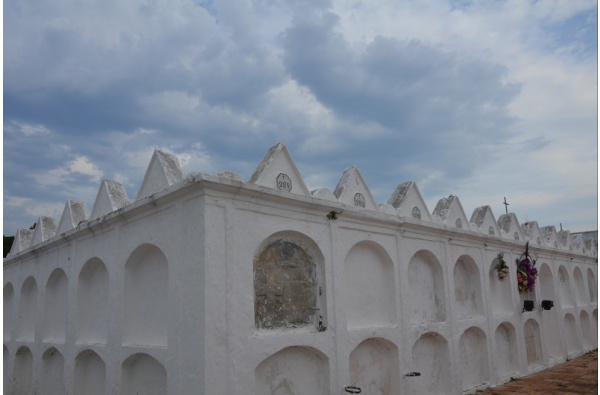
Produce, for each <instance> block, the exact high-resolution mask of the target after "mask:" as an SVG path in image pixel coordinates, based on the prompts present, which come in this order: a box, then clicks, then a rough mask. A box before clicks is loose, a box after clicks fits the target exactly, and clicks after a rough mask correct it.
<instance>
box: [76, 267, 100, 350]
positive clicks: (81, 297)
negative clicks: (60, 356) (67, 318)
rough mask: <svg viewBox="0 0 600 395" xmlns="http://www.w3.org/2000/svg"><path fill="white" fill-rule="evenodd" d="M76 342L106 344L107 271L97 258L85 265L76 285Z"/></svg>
mask: <svg viewBox="0 0 600 395" xmlns="http://www.w3.org/2000/svg"><path fill="white" fill-rule="evenodd" d="M76 317H77V326H76V329H77V342H78V343H87V344H93V343H101V344H103V343H106V333H107V325H108V271H107V270H106V266H104V263H102V261H101V260H100V259H98V258H92V259H90V260H89V261H87V262H86V263H85V265H84V266H83V268H82V269H81V272H80V273H79V282H78V284H77V316H76Z"/></svg>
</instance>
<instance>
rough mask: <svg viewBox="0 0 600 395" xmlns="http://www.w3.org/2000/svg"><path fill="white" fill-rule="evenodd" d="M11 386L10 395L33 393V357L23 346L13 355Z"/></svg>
mask: <svg viewBox="0 0 600 395" xmlns="http://www.w3.org/2000/svg"><path fill="white" fill-rule="evenodd" d="M12 384H13V386H12V392H11V393H12V394H31V393H33V357H32V355H31V351H29V349H28V348H27V347H25V346H22V347H20V348H19V349H18V350H17V354H16V355H15V367H14V370H13V383H12Z"/></svg>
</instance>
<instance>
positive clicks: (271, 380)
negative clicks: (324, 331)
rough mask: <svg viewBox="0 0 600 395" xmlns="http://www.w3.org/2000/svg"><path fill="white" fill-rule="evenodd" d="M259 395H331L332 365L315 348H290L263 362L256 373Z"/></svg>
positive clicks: (256, 391)
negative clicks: (330, 372) (330, 370)
mask: <svg viewBox="0 0 600 395" xmlns="http://www.w3.org/2000/svg"><path fill="white" fill-rule="evenodd" d="M254 378H255V389H254V394H255V395H284V394H295V395H327V394H330V391H329V362H328V359H327V357H326V356H325V355H324V354H322V353H321V352H320V351H318V350H316V349H314V348H311V347H296V346H293V347H287V348H284V349H283V350H280V351H279V352H277V353H275V354H273V355H271V356H270V357H268V358H267V359H265V360H264V361H262V362H261V363H260V364H259V365H258V366H257V367H256V370H255V371H254Z"/></svg>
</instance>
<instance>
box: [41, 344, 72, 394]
mask: <svg viewBox="0 0 600 395" xmlns="http://www.w3.org/2000/svg"><path fill="white" fill-rule="evenodd" d="M41 384H42V385H41V386H40V391H41V392H40V393H41V394H44V395H55V394H65V393H66V388H65V359H64V358H63V356H62V354H61V353H60V352H59V351H58V350H57V349H56V348H54V347H52V348H50V349H48V350H46V352H45V353H44V355H42V383H41Z"/></svg>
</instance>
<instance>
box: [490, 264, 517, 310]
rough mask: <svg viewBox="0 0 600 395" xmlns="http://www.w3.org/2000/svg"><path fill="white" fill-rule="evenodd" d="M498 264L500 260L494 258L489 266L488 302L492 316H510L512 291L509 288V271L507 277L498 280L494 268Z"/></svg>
mask: <svg viewBox="0 0 600 395" xmlns="http://www.w3.org/2000/svg"><path fill="white" fill-rule="evenodd" d="M499 263H500V259H498V258H495V259H494V260H493V261H492V264H491V266H490V272H489V273H490V276H489V277H490V294H491V298H490V302H491V306H492V314H494V315H504V314H511V313H512V312H513V309H514V308H513V302H512V290H511V287H510V278H509V276H510V275H511V274H510V273H511V272H510V271H509V276H506V277H504V279H502V280H500V279H499V278H498V271H497V270H496V266H497V265H498V264H499Z"/></svg>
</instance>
